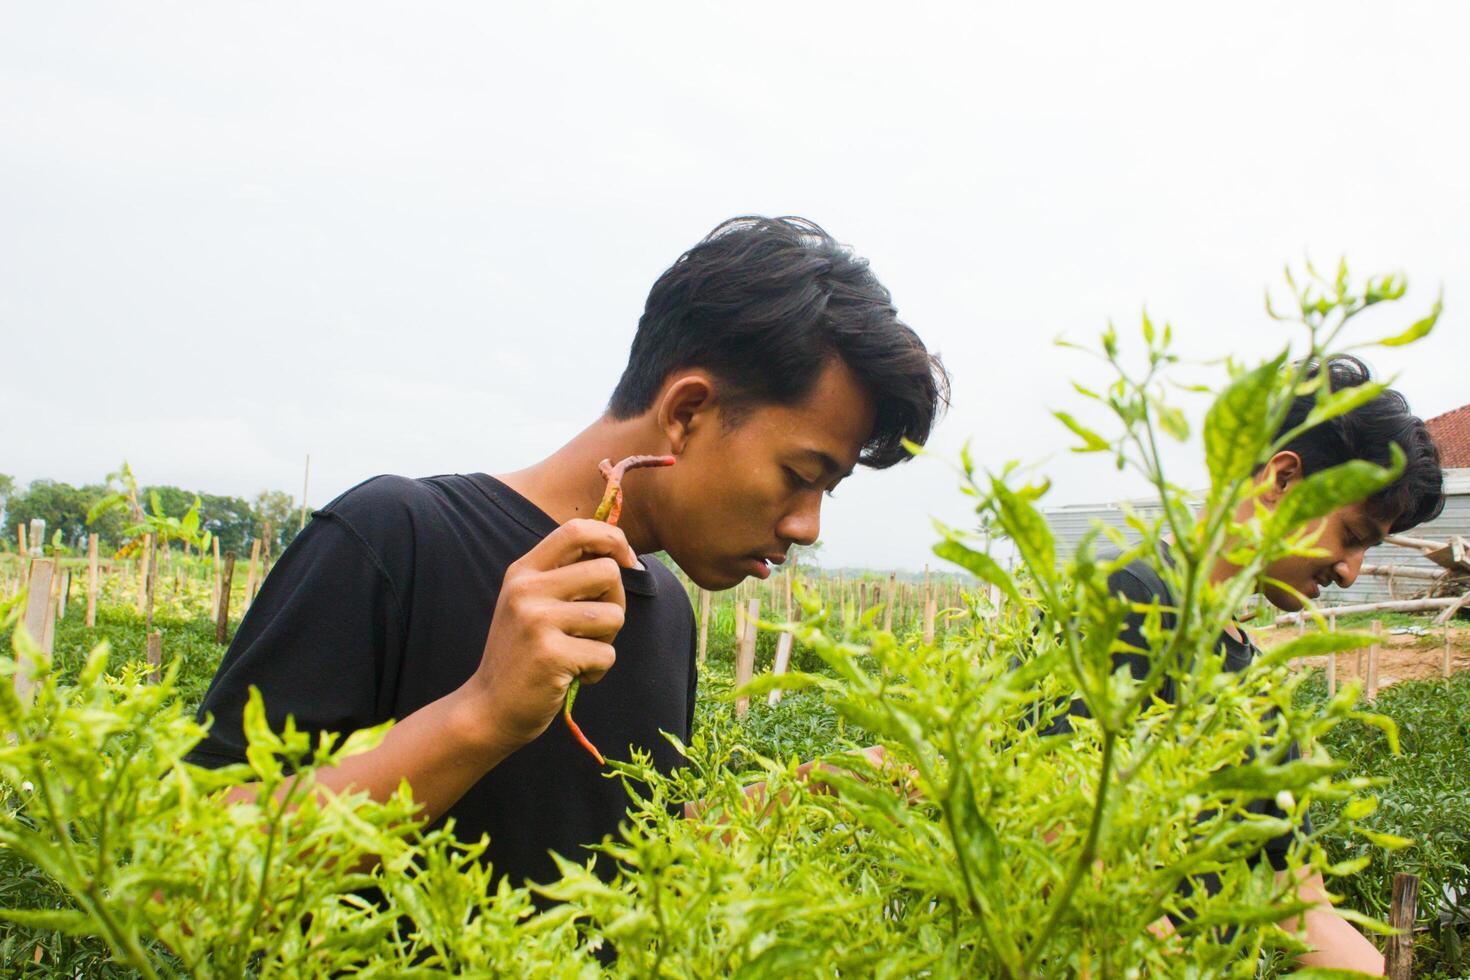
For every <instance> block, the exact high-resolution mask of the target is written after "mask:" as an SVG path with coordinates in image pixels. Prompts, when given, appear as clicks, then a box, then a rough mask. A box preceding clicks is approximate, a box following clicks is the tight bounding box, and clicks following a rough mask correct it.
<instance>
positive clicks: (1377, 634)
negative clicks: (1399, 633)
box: [1368, 619, 1383, 701]
mask: <svg viewBox="0 0 1470 980" xmlns="http://www.w3.org/2000/svg"><path fill="white" fill-rule="evenodd" d="M1382 640H1383V620H1381V619H1375V620H1373V645H1372V646H1370V647H1369V648H1368V700H1369V701H1372V700H1374V699H1375V698H1377V697H1378V644H1379V643H1381V642H1382Z"/></svg>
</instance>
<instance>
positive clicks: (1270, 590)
mask: <svg viewBox="0 0 1470 980" xmlns="http://www.w3.org/2000/svg"><path fill="white" fill-rule="evenodd" d="M1261 594H1262V595H1263V596H1265V597H1266V601H1267V602H1269V603H1271V605H1273V606H1275V607H1276V608H1277V609H1280V610H1281V611H1282V612H1289V613H1292V612H1300V611H1301V610H1302V608H1303V607H1304V606H1305V603H1303V602H1302V600H1301V598H1300V597H1299V596H1297V594H1296V593H1294V592H1286V591H1283V590H1282V589H1278V588H1277V587H1276V586H1274V585H1268V586H1266V588H1264V589H1263V590H1261Z"/></svg>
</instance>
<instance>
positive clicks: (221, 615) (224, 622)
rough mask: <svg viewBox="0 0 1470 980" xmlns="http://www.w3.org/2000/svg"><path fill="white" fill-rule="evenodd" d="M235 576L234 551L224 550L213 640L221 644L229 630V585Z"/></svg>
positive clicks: (227, 635)
mask: <svg viewBox="0 0 1470 980" xmlns="http://www.w3.org/2000/svg"><path fill="white" fill-rule="evenodd" d="M234 577H235V553H234V552H233V551H226V552H225V572H224V578H223V579H222V580H221V582H220V593H219V606H218V607H217V611H216V612H215V619H214V642H216V643H220V644H223V643H224V642H225V640H226V639H227V638H228V637H229V632H230V586H231V584H232V580H233V579H234Z"/></svg>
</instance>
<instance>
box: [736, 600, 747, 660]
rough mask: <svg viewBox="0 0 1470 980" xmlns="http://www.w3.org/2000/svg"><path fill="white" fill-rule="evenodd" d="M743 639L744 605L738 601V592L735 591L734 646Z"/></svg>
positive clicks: (737, 645)
mask: <svg viewBox="0 0 1470 980" xmlns="http://www.w3.org/2000/svg"><path fill="white" fill-rule="evenodd" d="M744 639H745V606H744V605H743V604H742V603H741V602H740V593H739V592H736V593H735V646H736V648H737V649H738V648H739V646H740V642H741V641H742V640H744Z"/></svg>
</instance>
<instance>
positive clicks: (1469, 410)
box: [1424, 405, 1470, 470]
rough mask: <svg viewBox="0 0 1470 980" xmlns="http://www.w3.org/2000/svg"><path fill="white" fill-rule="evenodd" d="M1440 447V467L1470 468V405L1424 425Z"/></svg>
mask: <svg viewBox="0 0 1470 980" xmlns="http://www.w3.org/2000/svg"><path fill="white" fill-rule="evenodd" d="M1424 424H1425V425H1426V426H1428V427H1429V438H1431V439H1433V440H1434V444H1435V445H1436V446H1438V447H1439V465H1440V466H1443V467H1444V468H1445V469H1447V470H1451V469H1457V468H1459V467H1462V466H1470V405H1461V406H1460V407H1459V408H1457V409H1455V410H1454V411H1452V412H1445V413H1444V414H1443V415H1436V416H1435V417H1434V418H1432V419H1430V420H1429V421H1428V422H1425V423H1424Z"/></svg>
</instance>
